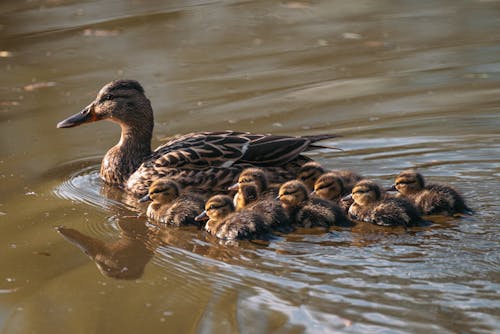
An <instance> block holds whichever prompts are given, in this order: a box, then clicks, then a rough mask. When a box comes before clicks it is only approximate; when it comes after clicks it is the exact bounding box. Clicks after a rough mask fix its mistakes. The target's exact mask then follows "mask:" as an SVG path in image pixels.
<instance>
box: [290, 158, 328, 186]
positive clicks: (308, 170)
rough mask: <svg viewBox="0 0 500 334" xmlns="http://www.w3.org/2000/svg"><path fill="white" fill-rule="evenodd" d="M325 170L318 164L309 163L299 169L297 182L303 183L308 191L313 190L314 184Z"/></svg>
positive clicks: (314, 162)
mask: <svg viewBox="0 0 500 334" xmlns="http://www.w3.org/2000/svg"><path fill="white" fill-rule="evenodd" d="M325 172H326V171H325V169H324V168H323V166H321V164H320V163H319V162H316V161H309V162H306V163H305V164H303V165H302V167H300V169H299V171H298V172H297V180H298V181H300V182H302V183H304V184H305V186H306V187H307V189H309V191H312V190H314V183H315V182H316V180H317V179H318V178H319V177H320V176H321V175H323V174H324V173H325Z"/></svg>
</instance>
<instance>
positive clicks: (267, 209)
mask: <svg viewBox="0 0 500 334" xmlns="http://www.w3.org/2000/svg"><path fill="white" fill-rule="evenodd" d="M275 197H276V196H274V198H270V197H267V198H266V197H264V196H262V191H261V190H260V187H259V186H258V185H257V183H254V182H239V183H238V193H237V194H236V195H235V200H233V202H234V203H235V209H236V211H241V210H251V211H253V212H257V213H258V214H260V215H262V217H264V219H265V221H266V223H267V224H268V225H269V227H270V228H271V229H272V230H273V231H280V232H290V231H292V227H291V225H290V224H289V219H288V216H287V215H286V213H285V210H284V209H283V207H282V206H281V203H280V202H279V201H277V200H276V199H275Z"/></svg>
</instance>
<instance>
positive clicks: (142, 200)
mask: <svg viewBox="0 0 500 334" xmlns="http://www.w3.org/2000/svg"><path fill="white" fill-rule="evenodd" d="M149 201H152V199H151V197H149V194H147V195H146V196H144V197H141V198H140V199H139V203H144V202H149Z"/></svg>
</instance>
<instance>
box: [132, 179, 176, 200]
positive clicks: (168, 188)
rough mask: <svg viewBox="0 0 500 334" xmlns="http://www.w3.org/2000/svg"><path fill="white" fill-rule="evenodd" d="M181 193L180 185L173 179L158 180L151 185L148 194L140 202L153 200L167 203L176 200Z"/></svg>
mask: <svg viewBox="0 0 500 334" xmlns="http://www.w3.org/2000/svg"><path fill="white" fill-rule="evenodd" d="M179 194H180V186H179V184H178V183H177V182H175V181H172V180H162V179H159V180H156V181H155V182H153V183H152V184H151V186H150V187H149V191H148V194H147V195H146V196H144V197H142V198H141V199H140V200H139V202H141V203H142V202H147V201H153V203H158V204H165V203H170V202H172V201H174V200H175V199H176V198H177V197H179Z"/></svg>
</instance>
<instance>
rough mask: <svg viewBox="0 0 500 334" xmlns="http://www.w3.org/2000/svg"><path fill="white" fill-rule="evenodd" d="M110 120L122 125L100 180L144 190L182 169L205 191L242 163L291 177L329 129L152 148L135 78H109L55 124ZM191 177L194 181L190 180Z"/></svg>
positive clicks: (194, 139)
mask: <svg viewBox="0 0 500 334" xmlns="http://www.w3.org/2000/svg"><path fill="white" fill-rule="evenodd" d="M100 120H110V121H113V122H115V123H118V124H119V125H120V127H121V138H120V141H119V142H118V144H116V145H115V146H114V147H112V148H111V149H110V150H109V151H108V152H107V153H106V155H105V156H104V158H103V160H102V163H101V169H100V176H101V178H102V179H103V180H104V182H105V183H107V184H110V185H115V186H118V187H121V188H123V189H124V190H126V191H127V192H129V193H132V194H135V195H136V196H137V197H141V196H144V195H145V194H146V193H147V191H148V188H149V186H150V185H151V183H152V182H153V181H155V180H156V179H159V178H162V177H175V176H176V175H177V174H180V173H182V172H184V171H190V172H193V173H194V175H195V176H196V175H199V174H201V175H203V177H204V178H209V177H210V176H212V178H215V175H217V177H218V178H216V179H215V180H214V181H213V182H211V183H210V182H207V184H210V186H207V189H206V190H207V191H209V192H213V191H224V190H225V189H227V187H228V186H229V185H231V184H233V183H234V182H235V179H236V177H237V175H238V174H239V173H240V172H241V170H242V166H266V167H269V174H270V177H272V182H284V181H285V180H287V179H291V178H295V177H296V173H297V171H298V169H299V168H300V167H301V166H302V165H303V164H304V163H306V162H308V161H310V160H311V159H309V158H307V157H305V156H303V155H302V153H303V152H306V151H310V150H314V149H317V148H321V147H323V146H321V145H318V144H316V143H317V142H318V141H321V140H325V139H330V138H334V137H336V135H333V134H324V135H313V136H277V135H270V134H252V133H248V132H236V131H222V132H198V133H189V134H186V135H182V136H176V137H173V138H170V139H169V140H168V141H167V142H166V143H165V144H163V145H161V146H160V147H158V148H157V149H156V150H155V151H151V138H152V134H153V127H154V118H153V109H152V107H151V103H150V101H149V99H148V98H147V97H146V95H145V93H144V88H143V87H142V86H141V84H140V83H139V82H137V81H135V80H114V81H111V82H110V83H108V84H106V85H105V86H104V87H103V88H102V89H101V90H100V91H99V93H98V94H97V97H96V99H95V100H94V101H92V102H91V103H90V104H89V105H88V106H87V107H85V108H84V109H83V110H82V111H81V112H79V113H78V114H75V115H73V116H70V117H68V118H66V119H65V120H63V121H61V122H59V123H58V124H57V127H58V128H71V127H75V126H78V125H81V124H85V123H90V122H95V121H100ZM193 182H195V181H193Z"/></svg>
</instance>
